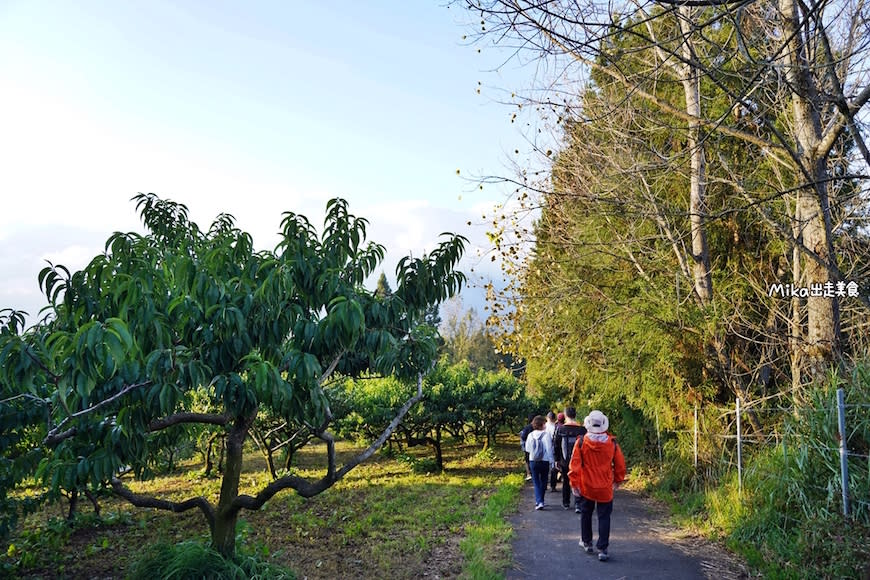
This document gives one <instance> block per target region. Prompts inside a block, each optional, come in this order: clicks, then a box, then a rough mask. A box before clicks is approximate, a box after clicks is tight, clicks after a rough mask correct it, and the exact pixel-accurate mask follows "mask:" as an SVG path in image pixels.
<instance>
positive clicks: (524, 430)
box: [520, 413, 535, 481]
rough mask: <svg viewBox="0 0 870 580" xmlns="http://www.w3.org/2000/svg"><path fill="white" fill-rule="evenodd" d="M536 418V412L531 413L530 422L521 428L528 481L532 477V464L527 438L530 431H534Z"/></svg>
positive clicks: (521, 442)
mask: <svg viewBox="0 0 870 580" xmlns="http://www.w3.org/2000/svg"><path fill="white" fill-rule="evenodd" d="M534 418H535V414H534V413H532V414H531V415H529V422H528V423H526V426H525V427H523V428H522V429H521V430H520V447H521V448H522V450H523V465H524V466H525V468H526V481H529V480H531V479H532V466H531V464H530V463H529V452H528V451H526V439H527V438H528V436H529V433H531V432H532V430H533V429H532V419H534Z"/></svg>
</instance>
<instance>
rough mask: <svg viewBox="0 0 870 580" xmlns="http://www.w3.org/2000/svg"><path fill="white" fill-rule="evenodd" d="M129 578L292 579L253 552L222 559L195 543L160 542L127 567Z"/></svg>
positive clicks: (178, 579) (210, 550)
mask: <svg viewBox="0 0 870 580" xmlns="http://www.w3.org/2000/svg"><path fill="white" fill-rule="evenodd" d="M129 578H130V580H154V579H155V578H165V579H167V580H168V579H173V580H186V579H204V580H248V579H255V578H259V579H264V580H265V579H270V580H273V579H274V580H280V579H288V580H291V579H295V578H296V576H295V575H294V574H293V573H292V572H290V571H289V570H286V569H283V568H281V567H279V566H276V565H274V564H269V563H266V562H262V561H260V560H259V559H258V558H257V557H255V556H253V555H240V556H238V557H236V558H235V559H233V560H229V559H225V558H224V557H223V556H221V555H220V554H219V553H218V552H217V551H216V550H213V549H212V548H210V547H208V546H206V545H203V544H200V543H198V542H193V541H187V542H181V543H178V544H174V545H173V544H166V543H160V544H155V545H154V546H152V547H151V548H150V549H149V550H148V551H147V552H146V553H145V555H144V556H143V557H142V558H141V559H140V560H138V561H137V562H135V563H134V564H133V566H132V567H131V571H130V575H129Z"/></svg>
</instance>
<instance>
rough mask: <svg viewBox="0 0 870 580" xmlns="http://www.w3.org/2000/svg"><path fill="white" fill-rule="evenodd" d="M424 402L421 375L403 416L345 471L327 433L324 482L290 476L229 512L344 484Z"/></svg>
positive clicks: (323, 435)
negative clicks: (287, 491)
mask: <svg viewBox="0 0 870 580" xmlns="http://www.w3.org/2000/svg"><path fill="white" fill-rule="evenodd" d="M422 398H423V375H418V377H417V394H416V395H415V396H413V397H411V398H410V399H408V400H407V401H406V402H405V404H404V405H402V408H401V409H399V412H398V413H397V414H396V416H395V417H394V418H393V420H392V421H391V422H390V424H389V425H388V426H387V428H386V429H384V432H383V433H381V436H380V437H378V438H377V440H376V441H375V442H374V443H372V444H371V445H369V447H368V448H366V450H365V451H363V452H362V453H360V454H359V455H356V456H355V457H353V458H352V459H351V460H350V461H348V462H347V463H345V464H344V465H343V466H342V467H341V469H339V470H337V471H336V469H335V439H334V438H333V436H332V435H330V434H329V433H326V432H322V433H320V434H318V438H320V439H322V440H323V441H325V442H326V450H327V470H326V475H324V476H323V477H322V478H321V479H319V480H317V481H315V482H310V481H308V480H306V479H304V478H302V477H298V476H295V475H286V476H284V477H282V478H280V479H276V480H275V481H273V482H272V483H270V484H269V485H267V486H266V487H265V488H263V489H262V490H261V491H260V492H259V493H258V494H257V495H256V496H250V495H239V496H238V497H237V498H236V499H235V500H233V503H232V504H231V505H230V508H229V510H230V511H231V512H238V511H240V510H242V509H248V510H258V509H260V508H261V507H263V504H265V503H266V502H267V501H269V500H270V499H271V498H272V497H274V495H275V494H276V493H278V492H279V491H282V490H284V489H294V490H296V492H297V493H298V494H299V495H301V496H302V497H313V496H315V495H317V494H319V493H321V492H322V491H324V490H326V489H328V488H329V487H331V486H332V485H334V484H335V483H336V482H337V481H339V480H341V479H342V478H343V477H344V476H345V475H347V473H348V472H349V471H350V470H352V469H353V468H354V467H356V466H357V465H359V464H360V463H362V462H363V461H365V460H366V459H368V458H369V457H371V456H372V455H373V454H374V453H375V452H376V451H377V450H378V449H380V448H381V447H382V446H383V444H384V443H385V442H386V440H387V439H388V438H389V436H390V435H392V433H393V431H395V430H396V427H398V425H399V423H401V421H402V419H403V418H404V417H405V415H406V414H407V413H408V411H409V410H410V409H411V407H413V406H414V405H416V404H417V403H418V402H419V401H420V399H422Z"/></svg>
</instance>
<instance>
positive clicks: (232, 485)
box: [211, 418, 251, 559]
mask: <svg viewBox="0 0 870 580" xmlns="http://www.w3.org/2000/svg"><path fill="white" fill-rule="evenodd" d="M250 423H251V421H249V420H248V419H245V418H239V419H236V421H235V423H234V424H233V427H232V430H231V431H230V433H229V434H228V435H227V437H226V445H225V447H226V454H225V459H226V465H225V467H224V472H223V480H222V481H221V493H220V499H219V500H218V505H217V510H216V512H215V525H214V530H213V531H212V538H211V543H212V547H213V548H214V549H215V550H217V551H218V552H219V553H220V554H221V555H223V557H224V558H228V559H229V558H232V557H233V556H234V555H235V551H236V521H237V520H238V516H239V512H238V510H237V509H232V503H233V501H234V500H235V499H236V498H237V497H238V495H239V479H240V477H241V474H242V459H243V457H242V449H243V445H244V443H245V438H246V437H247V434H248V429H249V428H250Z"/></svg>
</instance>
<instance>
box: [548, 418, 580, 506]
mask: <svg viewBox="0 0 870 580" xmlns="http://www.w3.org/2000/svg"><path fill="white" fill-rule="evenodd" d="M559 415H562V413H559ZM564 415H565V421H564V424H562V425H559V426H558V427H556V435H555V436H554V438H553V452H554V453H555V455H556V466H557V467H558V469H559V472H560V473H561V474H562V507H563V508H565V509H566V510H569V509H571V497H572V496H573V494H572V493H571V482H570V481H569V480H568V466H569V464H570V463H571V457H572V456H573V454H574V446H575V444H576V443H577V441H580V442H581V443H582V441H583V436H584V435H586V427H584V426H583V425H580V424H579V423H577V409H575V408H574V407H566V408H565V413H564ZM556 422H557V423H558V421H556ZM573 497H574V513H578V514H579V513H580V497H577V496H573Z"/></svg>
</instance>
